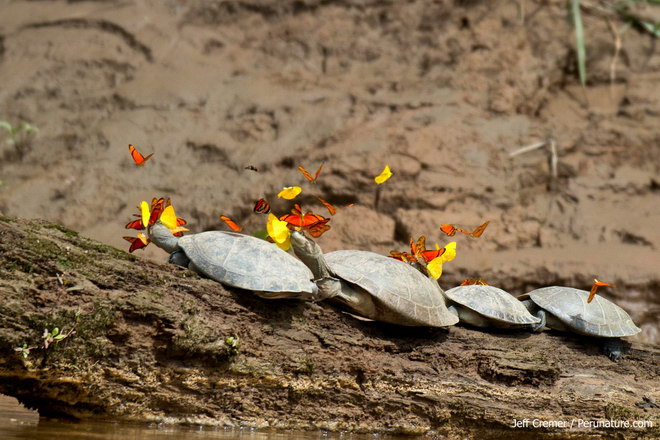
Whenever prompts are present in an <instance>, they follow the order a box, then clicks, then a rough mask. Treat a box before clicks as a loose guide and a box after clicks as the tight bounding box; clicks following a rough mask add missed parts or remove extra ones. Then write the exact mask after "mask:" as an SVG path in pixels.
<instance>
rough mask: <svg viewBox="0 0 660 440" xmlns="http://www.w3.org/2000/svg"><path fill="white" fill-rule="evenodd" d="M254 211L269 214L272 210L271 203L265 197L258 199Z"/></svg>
mask: <svg viewBox="0 0 660 440" xmlns="http://www.w3.org/2000/svg"><path fill="white" fill-rule="evenodd" d="M254 212H256V213H258V214H268V213H269V212H270V203H268V202H267V201H266V200H264V199H259V200H257V203H255V204H254Z"/></svg>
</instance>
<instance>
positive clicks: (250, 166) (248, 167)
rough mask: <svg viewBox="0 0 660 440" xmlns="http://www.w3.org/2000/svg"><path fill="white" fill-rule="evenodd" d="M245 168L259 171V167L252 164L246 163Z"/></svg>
mask: <svg viewBox="0 0 660 440" xmlns="http://www.w3.org/2000/svg"><path fill="white" fill-rule="evenodd" d="M245 169H246V170H250V171H254V172H256V173H258V172H259V168H257V167H255V166H254V165H248V166H246V167H245Z"/></svg>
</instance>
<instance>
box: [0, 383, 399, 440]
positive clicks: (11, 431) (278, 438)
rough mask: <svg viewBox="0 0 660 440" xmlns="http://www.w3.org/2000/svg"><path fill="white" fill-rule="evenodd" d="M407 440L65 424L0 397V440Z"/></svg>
mask: <svg viewBox="0 0 660 440" xmlns="http://www.w3.org/2000/svg"><path fill="white" fill-rule="evenodd" d="M397 438H399V439H402V438H406V439H410V437H397V436H384V435H341V434H326V433H323V432H258V431H252V430H249V429H245V430H224V429H213V428H201V427H197V428H194V427H180V426H162V425H155V424H133V423H116V422H68V421H60V420H57V421H56V420H47V419H40V418H39V415H38V414H37V413H36V412H35V411H29V410H27V409H25V408H24V407H23V406H21V405H20V404H19V403H18V402H17V401H16V399H14V398H12V397H7V396H3V395H2V394H0V439H2V440H60V439H62V440H68V439H73V440H76V439H93V440H152V439H167V440H181V439H193V440H195V439H199V440H229V439H238V440H248V439H250V440H289V439H292V440H313V439H314V440H317V439H347V440H348V439H350V440H366V439H378V440H394V439H397Z"/></svg>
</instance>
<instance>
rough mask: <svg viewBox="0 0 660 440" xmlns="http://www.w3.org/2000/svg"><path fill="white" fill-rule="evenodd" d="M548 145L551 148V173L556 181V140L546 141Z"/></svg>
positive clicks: (549, 139)
mask: <svg viewBox="0 0 660 440" xmlns="http://www.w3.org/2000/svg"><path fill="white" fill-rule="evenodd" d="M546 143H547V145H548V146H549V147H550V173H551V174H552V177H553V179H556V178H557V176H558V174H557V163H558V159H557V144H556V143H555V140H554V138H548V139H546Z"/></svg>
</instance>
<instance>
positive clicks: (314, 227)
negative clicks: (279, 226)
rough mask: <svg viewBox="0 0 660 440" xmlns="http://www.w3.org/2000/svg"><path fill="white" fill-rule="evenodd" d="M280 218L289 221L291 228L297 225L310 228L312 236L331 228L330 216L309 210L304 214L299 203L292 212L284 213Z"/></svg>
mask: <svg viewBox="0 0 660 440" xmlns="http://www.w3.org/2000/svg"><path fill="white" fill-rule="evenodd" d="M280 220H282V221H285V222H287V223H288V224H289V228H292V227H296V228H300V229H306V230H308V231H309V233H310V234H311V235H312V237H320V236H321V235H322V234H323V233H324V232H325V231H327V230H329V229H330V226H329V225H327V223H328V222H329V221H330V219H329V218H325V217H323V216H322V215H318V214H314V213H313V212H312V211H307V213H305V215H303V214H302V208H301V207H300V205H299V204H297V203H296V204H295V205H294V208H293V209H292V210H291V214H284V215H283V216H281V217H280Z"/></svg>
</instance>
